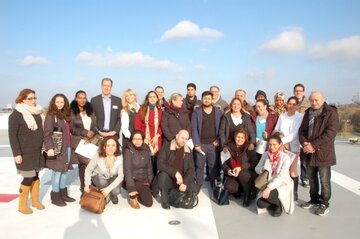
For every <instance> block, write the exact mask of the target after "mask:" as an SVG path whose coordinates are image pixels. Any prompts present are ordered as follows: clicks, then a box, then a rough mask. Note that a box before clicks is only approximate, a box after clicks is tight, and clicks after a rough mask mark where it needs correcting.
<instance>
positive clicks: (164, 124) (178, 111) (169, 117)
mask: <svg viewBox="0 0 360 239" xmlns="http://www.w3.org/2000/svg"><path fill="white" fill-rule="evenodd" d="M169 103H170V104H169V106H168V107H166V108H165V110H164V113H163V116H162V119H161V129H162V133H163V139H164V144H165V143H167V142H168V143H169V142H171V140H173V139H175V136H176V134H177V133H178V132H179V131H180V130H181V129H186V130H187V131H188V132H189V134H190V138H191V123H190V119H189V114H188V112H187V110H186V109H185V108H184V107H183V97H182V95H181V94H179V93H173V94H172V95H171V97H170V102H169Z"/></svg>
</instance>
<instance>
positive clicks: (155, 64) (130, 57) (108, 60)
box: [76, 51, 183, 72]
mask: <svg viewBox="0 0 360 239" xmlns="http://www.w3.org/2000/svg"><path fill="white" fill-rule="evenodd" d="M76 60H77V61H78V62H86V63H87V64H88V65H89V66H94V67H109V68H130V67H145V68H154V69H163V70H171V71H175V72H182V71H183V67H181V66H179V65H177V64H175V63H173V62H171V61H169V60H156V59H155V58H153V57H150V56H146V55H144V54H143V53H141V52H128V53H121V52H117V53H116V52H107V53H106V54H103V55H102V54H99V53H91V52H86V51H83V52H80V53H79V54H78V55H77V56H76Z"/></svg>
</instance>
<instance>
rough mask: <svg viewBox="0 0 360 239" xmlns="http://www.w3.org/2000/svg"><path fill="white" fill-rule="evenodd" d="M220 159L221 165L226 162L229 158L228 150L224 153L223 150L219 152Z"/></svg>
mask: <svg viewBox="0 0 360 239" xmlns="http://www.w3.org/2000/svg"><path fill="white" fill-rule="evenodd" d="M220 157H221V164H223V163H224V162H225V161H226V160H228V159H229V158H230V157H231V155H230V152H229V150H227V152H226V153H225V152H224V150H223V151H221V153H220Z"/></svg>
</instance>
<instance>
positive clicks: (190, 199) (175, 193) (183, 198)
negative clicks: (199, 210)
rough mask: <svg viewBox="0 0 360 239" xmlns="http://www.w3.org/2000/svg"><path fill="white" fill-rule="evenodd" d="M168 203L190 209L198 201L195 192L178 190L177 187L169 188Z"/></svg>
mask: <svg viewBox="0 0 360 239" xmlns="http://www.w3.org/2000/svg"><path fill="white" fill-rule="evenodd" d="M169 198H170V200H169V201H170V202H169V204H170V205H171V206H173V207H175V208H184V209H192V208H194V207H196V206H197V205H198V203H199V198H198V195H197V193H194V192H186V193H184V192H180V191H179V190H178V189H174V190H171V193H170V197H169Z"/></svg>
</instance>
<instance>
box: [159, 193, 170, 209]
mask: <svg viewBox="0 0 360 239" xmlns="http://www.w3.org/2000/svg"><path fill="white" fill-rule="evenodd" d="M161 207H162V208H164V209H167V210H168V209H170V204H169V194H168V192H167V190H164V189H161Z"/></svg>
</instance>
